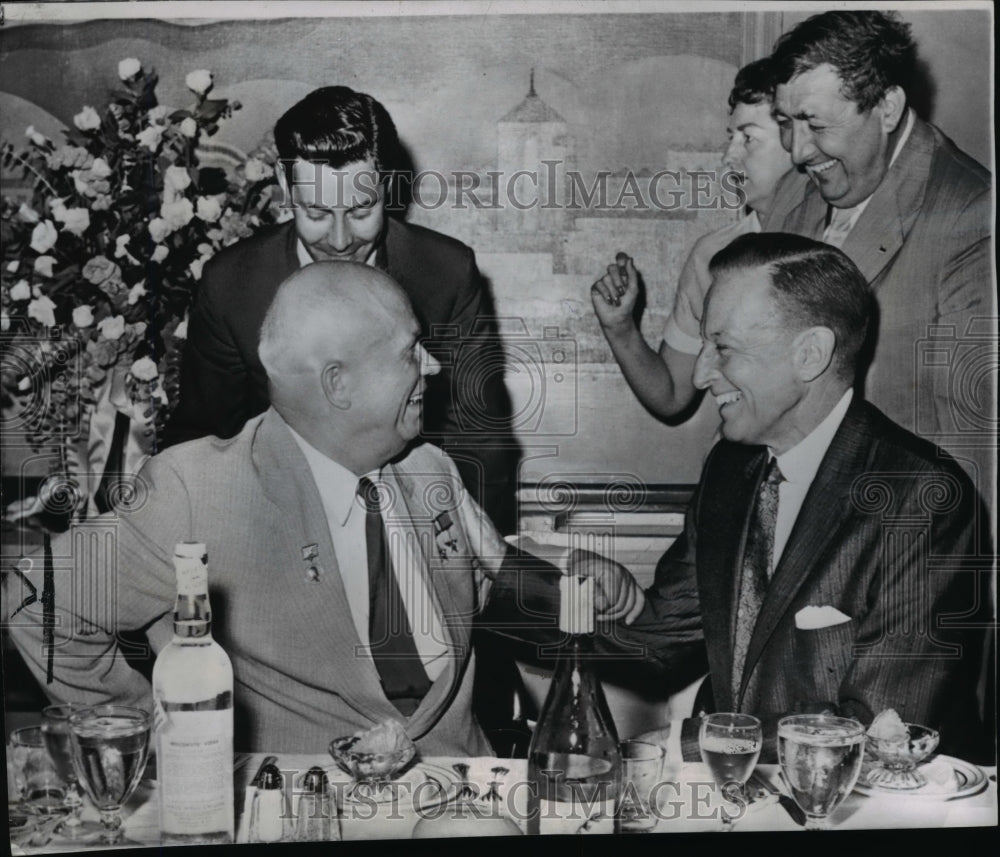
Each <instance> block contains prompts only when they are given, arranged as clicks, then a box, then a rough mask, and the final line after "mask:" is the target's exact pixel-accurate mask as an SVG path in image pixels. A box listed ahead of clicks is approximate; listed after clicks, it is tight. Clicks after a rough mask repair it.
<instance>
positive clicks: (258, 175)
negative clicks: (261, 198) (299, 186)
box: [243, 158, 274, 182]
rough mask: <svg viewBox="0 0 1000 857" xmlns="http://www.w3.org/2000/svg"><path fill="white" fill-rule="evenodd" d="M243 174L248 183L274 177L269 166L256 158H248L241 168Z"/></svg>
mask: <svg viewBox="0 0 1000 857" xmlns="http://www.w3.org/2000/svg"><path fill="white" fill-rule="evenodd" d="M243 173H244V175H245V176H246V177H247V181H248V182H259V181H263V180H264V179H269V178H270V177H271V176H273V175H274V170H273V169H272V168H271V165H270V164H265V163H264V162H263V161H261V160H259V159H258V158H250V160H248V161H247V162H246V165H245V166H244V167H243Z"/></svg>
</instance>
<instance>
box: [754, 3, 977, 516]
mask: <svg viewBox="0 0 1000 857" xmlns="http://www.w3.org/2000/svg"><path fill="white" fill-rule="evenodd" d="M771 59H772V63H773V67H774V69H775V73H776V75H777V84H778V86H777V89H776V92H775V98H774V109H775V118H776V119H777V122H778V125H779V127H780V129H781V135H782V143H783V144H784V146H785V148H786V149H788V150H789V152H790V153H791V156H792V161H793V162H794V163H795V165H796V167H797V168H798V170H799V171H801V172H804V173H805V174H806V175H807V176H808V178H809V182H807V183H802V182H801V181H799V182H796V179H797V178H799V177H798V176H797V175H796V174H794V173H793V174H791V175H789V176H786V177H785V178H784V179H783V180H782V181H781V182H780V183H779V185H778V188H777V191H776V193H775V199H774V204H773V205H772V206H771V208H770V209H769V211H768V215H767V217H766V218H762V221H763V226H764V229H765V230H770V231H782V232H794V233H796V234H798V235H807V236H809V237H810V238H817V239H819V240H822V241H826V242H827V243H829V244H833V245H835V246H837V247H840V248H841V249H842V250H843V251H844V252H845V253H846V254H847V255H848V256H849V257H850V259H851V260H852V261H853V262H854V263H855V264H856V265H857V266H858V268H859V269H860V270H861V272H862V273H863V274H864V275H865V279H866V280H867V281H868V283H869V285H870V286H871V289H872V291H873V293H874V295H875V298H876V301H877V304H878V308H879V320H878V324H877V325H876V326H875V329H874V330H873V336H872V341H871V343H869V346H868V347H869V349H870V350H871V352H872V357H871V363H870V367H869V369H868V373H867V378H866V381H865V386H864V390H865V398H867V399H868V400H869V401H871V402H873V403H874V404H875V405H877V406H878V407H879V408H881V409H882V410H883V411H885V413H886V414H887V415H888V416H889V417H890V418H891V419H892V420H894V421H895V422H897V423H899V424H900V425H902V426H903V427H904V428H907V429H910V430H911V431H914V432H916V433H917V434H919V435H921V436H922V437H926V438H927V439H928V440H933V441H934V442H935V443H938V444H940V445H941V446H943V447H944V448H945V449H947V450H948V452H950V453H951V454H952V455H954V456H955V458H956V459H958V461H959V462H960V463H961V464H962V466H963V467H965V469H966V470H967V471H968V472H969V474H970V475H971V476H972V478H973V480H974V481H976V483H977V485H978V487H979V490H980V491H981V493H982V495H983V496H984V497H986V498H989V497H990V496H991V495H992V491H991V486H992V484H993V483H994V481H995V480H994V471H995V468H996V463H995V458H996V455H995V449H996V423H995V420H994V417H995V413H996V412H995V408H996V402H995V401H994V399H993V392H992V389H991V385H990V384H989V382H982V381H979V380H976V379H978V378H979V377H980V374H981V373H980V371H979V369H978V368H977V367H981V366H983V365H995V363H996V356H997V352H996V320H995V316H996V282H995V280H994V278H993V271H992V258H993V252H992V249H991V240H990V239H991V231H992V226H993V188H992V184H993V182H992V177H991V175H990V173H989V171H988V170H987V169H986V168H985V167H983V166H982V165H981V164H979V163H978V162H976V161H975V160H974V159H973V158H971V157H969V155H967V154H966V153H965V152H963V151H961V150H960V149H959V148H958V147H957V146H956V145H955V144H954V143H953V142H952V141H951V140H950V139H948V137H946V136H945V135H944V134H943V133H942V132H941V131H940V130H939V129H938V128H936V127H934V126H933V125H931V124H929V123H927V122H924V121H923V120H921V119H920V118H919V117H918V116H917V115H916V113H915V111H914V110H913V108H912V107H911V106H910V101H911V100H912V97H913V94H914V93H913V87H914V82H915V78H916V66H917V50H916V46H915V44H914V41H913V38H912V36H911V34H910V28H909V25H908V24H906V23H905V22H903V21H902V20H901V19H900V18H899V17H898V15H897V14H896V13H892V12H889V13H886V12H874V11H868V10H864V11H858V10H850V11H836V12H826V13H823V14H821V15H815V16H813V17H811V18H809V19H807V20H805V21H803V22H802V23H801V24H799V25H798V26H797V27H795V28H794V29H793V30H791V31H790V32H788V33H786V34H785V35H784V36H782V37H781V39H780V40H779V41H778V43H777V45H776V47H775V51H774V54H773V56H772V58H771Z"/></svg>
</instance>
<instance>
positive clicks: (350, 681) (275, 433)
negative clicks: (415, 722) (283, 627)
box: [253, 409, 398, 720]
mask: <svg viewBox="0 0 1000 857" xmlns="http://www.w3.org/2000/svg"><path fill="white" fill-rule="evenodd" d="M253 459H254V465H255V466H256V467H257V470H258V473H259V478H260V482H261V485H262V486H263V488H264V492H265V493H266V494H267V495H268V498H269V499H270V500H271V502H272V503H273V504H274V505H275V507H276V509H277V514H278V515H280V521H281V523H280V533H281V534H280V536H279V539H280V542H281V545H282V547H281V548H280V549H279V550H276V551H275V554H276V555H278V554H280V556H281V557H282V558H283V559H284V562H283V565H284V567H283V568H280V569H276V572H277V573H279V574H283V575H285V577H286V585H285V587H284V592H285V593H286V595H285V597H286V599H287V601H286V610H287V616H286V619H287V621H288V622H289V623H290V624H291V625H292V626H293V627H295V628H298V629H306V631H305V633H307V634H308V635H309V638H310V644H311V648H312V650H313V652H314V654H318V655H319V657H316V658H315V661H316V662H315V663H314V664H312V665H311V666H312V669H313V670H314V675H315V682H316V684H318V685H321V686H324V687H328V688H330V689H331V690H333V691H334V692H336V693H338V694H339V695H340V696H341V697H342V699H343V700H344V701H345V702H346V703H347V704H349V705H351V706H352V707H354V708H355V709H356V710H358V711H360V712H361V713H363V714H364V715H365V716H367V717H369V718H371V719H373V720H379V719H385V718H387V717H392V716H394V715H395V716H396V717H398V712H397V711H396V709H395V707H394V706H393V705H392V703H390V702H389V701H388V700H387V699H386V698H385V694H384V693H382V687H381V683H380V682H379V677H378V672H377V671H376V669H375V666H374V664H373V663H372V661H371V658H369V657H368V656H367V655H363V654H360V653H359V650H360V647H361V646H362V642H361V640H360V638H359V637H358V633H357V630H356V628H355V625H354V618H353V616H352V614H351V609H350V605H349V603H348V600H347V592H346V591H345V589H344V584H343V581H342V579H341V575H340V568H339V567H338V565H337V557H336V553H335V551H334V547H333V541H332V540H331V537H330V526H329V523H328V521H327V519H326V513H325V511H324V509H323V502H322V500H321V499H320V496H319V491H318V490H317V488H316V483H315V481H314V479H313V476H312V472H311V471H310V470H309V465H308V464H307V463H306V459H305V456H303V455H302V451H301V450H300V449H299V448H298V445H297V444H296V443H295V439H294V438H293V437H292V435H291V434H290V432H289V431H288V428H287V427H286V426H285V425H284V423H283V422H282V420H281V418H280V417H279V416H278V415H277V413H276V412H275V411H274V410H273V409H272V410H269V411H267V412H266V413H265V415H264V418H263V420H262V422H261V426H260V429H259V431H258V435H257V437H256V438H255V440H254V445H253ZM276 530H277V528H276ZM310 545H314V546H315V553H316V559H315V561H314V562H308V561H306V560H305V559H304V553H303V551H304V549H305V548H307V546H310ZM309 552H310V553H311V552H312V551H309ZM313 564H314V565H315V566H316V567H317V569H318V570H319V572H320V574H319V580H318V581H317V582H311V581H310V580H309V579H308V578H307V569H308V568H309V566H310V565H313ZM303 657H309V655H307V654H305V653H303Z"/></svg>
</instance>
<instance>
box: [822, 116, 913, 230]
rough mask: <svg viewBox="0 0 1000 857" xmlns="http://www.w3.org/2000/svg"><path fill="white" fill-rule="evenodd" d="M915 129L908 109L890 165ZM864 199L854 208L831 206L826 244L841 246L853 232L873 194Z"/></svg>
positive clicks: (890, 165)
mask: <svg viewBox="0 0 1000 857" xmlns="http://www.w3.org/2000/svg"><path fill="white" fill-rule="evenodd" d="M912 130H913V110H912V109H909V108H908V109H907V111H906V127H904V128H903V133H902V136H900V138H899V139H898V140H897V141H896V148H895V149H893V151H892V157H891V158H890V159H889V167H892V165H893V164H894V163H896V158H898V157H899V153H900V152H901V151H902V150H903V146H904V145H905V144H906V141H907V140H909V139H910V132H911V131H912ZM874 195H875V194H874V193H873V194H872V195H871V196H869V197H867V198H866V199H863V200H862V201H861V202H859V203H858V204H857V205H855V206H854V207H853V208H833V207H831V212H832V214H833V216H832V217H831V218H830V222H829V223H828V224H827V225H826V229H824V230H823V241H824V242H825V243H826V244H832V245H833V246H834V247H841V246H842V245H843V243H844V241H845V240H847V236H848V235H850V234H851V230H852V229H853V228H854V224H856V223H857V222H858V218H859V217H861V214H862V212H864V210H865V209H866V208H868V203H869V202H871V201H872V196H874Z"/></svg>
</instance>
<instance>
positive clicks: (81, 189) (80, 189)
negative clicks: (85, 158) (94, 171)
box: [70, 170, 90, 194]
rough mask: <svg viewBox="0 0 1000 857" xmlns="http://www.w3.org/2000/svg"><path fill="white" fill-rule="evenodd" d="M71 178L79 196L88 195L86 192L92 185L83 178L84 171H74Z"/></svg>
mask: <svg viewBox="0 0 1000 857" xmlns="http://www.w3.org/2000/svg"><path fill="white" fill-rule="evenodd" d="M70 176H72V178H73V187H75V188H76V192H77V193H79V194H86V192H87V191H88V190H89V189H90V183H89V182H88V181H87V179H85V178H84V177H83V171H82V170H73V172H71V173H70Z"/></svg>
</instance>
